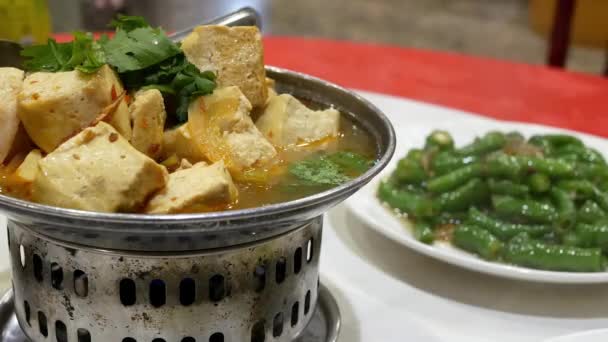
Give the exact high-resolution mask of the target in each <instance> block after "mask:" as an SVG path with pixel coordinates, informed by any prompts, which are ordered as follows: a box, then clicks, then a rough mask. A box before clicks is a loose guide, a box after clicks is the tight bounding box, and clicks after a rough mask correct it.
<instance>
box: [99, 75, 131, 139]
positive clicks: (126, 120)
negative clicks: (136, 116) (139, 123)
mask: <svg viewBox="0 0 608 342" xmlns="http://www.w3.org/2000/svg"><path fill="white" fill-rule="evenodd" d="M121 87H122V85H121ZM103 121H106V122H107V123H109V124H110V125H111V126H112V127H114V128H115V129H116V130H117V131H118V133H120V135H122V136H123V138H125V139H127V140H131V137H132V134H133V129H132V127H131V113H130V112H129V105H128V104H127V100H126V99H123V100H122V101H121V102H120V104H119V105H118V107H117V108H116V110H115V111H114V112H113V113H112V114H111V115H110V118H109V119H106V120H103Z"/></svg>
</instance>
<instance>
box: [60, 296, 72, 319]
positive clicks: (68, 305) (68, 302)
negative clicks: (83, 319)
mask: <svg viewBox="0 0 608 342" xmlns="http://www.w3.org/2000/svg"><path fill="white" fill-rule="evenodd" d="M62 297H63V306H64V307H65V309H66V311H67V312H68V316H70V318H71V319H74V306H73V305H72V301H71V300H70V297H69V296H68V295H67V294H63V295H62Z"/></svg>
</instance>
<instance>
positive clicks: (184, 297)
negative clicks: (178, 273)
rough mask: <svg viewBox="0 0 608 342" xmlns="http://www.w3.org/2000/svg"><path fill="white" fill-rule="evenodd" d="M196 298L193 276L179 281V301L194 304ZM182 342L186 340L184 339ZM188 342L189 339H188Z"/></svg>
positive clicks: (186, 304) (184, 303)
mask: <svg viewBox="0 0 608 342" xmlns="http://www.w3.org/2000/svg"><path fill="white" fill-rule="evenodd" d="M195 299H196V283H195V282H194V279H192V278H185V279H183V280H182V281H181V282H180V283H179V302H180V303H181V304H182V305H184V306H188V305H192V303H194V301H195ZM182 342H184V341H183V340H182ZM186 342H188V341H186Z"/></svg>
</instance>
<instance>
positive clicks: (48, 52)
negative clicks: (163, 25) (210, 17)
mask: <svg viewBox="0 0 608 342" xmlns="http://www.w3.org/2000/svg"><path fill="white" fill-rule="evenodd" d="M110 26H111V27H114V28H115V29H116V34H115V35H114V37H113V38H108V37H107V36H102V37H101V38H100V39H99V40H94V39H93V36H92V35H91V34H90V33H82V32H75V33H74V39H73V41H72V42H69V43H57V42H56V41H55V40H54V39H49V40H48V42H47V44H46V45H35V46H30V47H26V48H24V49H23V50H22V51H21V55H22V56H24V57H25V58H26V61H25V63H24V68H25V69H26V70H28V71H47V72H60V71H71V70H79V71H81V72H84V73H89V74H90V73H94V72H96V71H97V70H99V68H101V67H102V66H103V65H104V64H109V65H110V66H111V67H112V68H114V69H115V70H116V71H117V72H118V73H119V76H120V78H121V80H122V81H123V83H124V84H125V87H126V88H127V90H130V91H134V90H139V89H142V88H144V89H149V88H155V89H159V90H160V91H161V92H162V93H163V95H164V97H165V102H171V103H176V105H177V107H176V112H175V115H176V117H177V119H178V121H180V122H185V121H186V120H187V118H188V106H189V104H190V102H191V101H192V100H193V99H194V98H196V97H198V96H201V95H207V94H210V93H212V92H213V90H214V89H215V87H216V83H215V74H214V73H212V72H209V71H205V72H201V71H200V70H198V68H197V67H196V66H194V65H193V64H192V63H190V62H188V60H187V59H186V57H185V56H184V54H183V52H182V50H181V48H180V47H179V45H178V44H176V43H174V42H172V41H171V39H169V37H168V36H167V35H166V34H165V32H164V31H163V30H162V29H160V28H153V27H151V26H150V25H149V24H148V23H147V22H146V20H145V19H144V18H142V17H137V16H125V15H119V16H118V17H117V18H116V19H114V20H113V21H112V23H111V24H110Z"/></svg>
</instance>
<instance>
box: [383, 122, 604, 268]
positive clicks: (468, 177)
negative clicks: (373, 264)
mask: <svg viewBox="0 0 608 342" xmlns="http://www.w3.org/2000/svg"><path fill="white" fill-rule="evenodd" d="M378 197H379V198H380V199H381V200H382V201H383V202H386V203H387V204H388V205H389V206H390V207H392V208H394V209H397V210H398V211H400V212H402V213H405V214H407V216H408V218H409V219H412V220H413V221H414V224H413V228H412V229H413V235H414V236H415V237H416V239H418V240H420V241H422V242H424V243H428V244H430V243H433V241H434V240H435V238H438V239H439V238H441V239H445V238H446V237H447V238H448V239H450V238H451V242H452V243H453V244H454V245H455V246H457V247H459V248H462V249H464V250H467V251H470V252H472V253H475V254H477V255H479V256H480V257H482V258H484V259H487V260H498V261H504V262H508V263H512V264H515V265H519V266H524V267H532V268H540V269H546V270H555V271H572V272H597V271H602V270H604V266H605V265H604V264H603V260H604V258H605V256H604V254H603V253H605V254H606V256H608V165H607V164H606V161H605V159H604V157H603V156H602V155H601V154H600V153H599V152H598V151H597V150H595V149H593V148H591V147H589V146H585V145H584V144H583V142H582V141H581V140H580V139H578V138H576V137H573V136H569V135H565V134H548V135H536V136H533V137H531V138H529V139H527V140H526V139H525V138H524V137H523V136H522V135H521V134H519V133H518V132H509V133H501V132H489V133H487V134H485V135H484V136H482V137H479V138H477V139H475V140H474V141H473V142H471V143H470V144H468V145H464V146H463V147H460V148H458V147H455V146H454V140H453V139H452V137H451V136H450V134H449V133H448V132H445V131H433V132H432V133H431V134H430V135H429V136H428V137H427V139H426V142H425V146H424V149H412V150H410V152H408V154H407V156H406V157H405V158H403V159H402V160H400V161H399V163H398V166H397V169H396V170H395V171H394V172H393V174H392V175H391V177H390V178H389V180H388V181H385V182H382V183H381V185H380V188H379V190H378ZM452 229H453V230H452ZM446 232H447V233H446ZM449 232H453V234H449Z"/></svg>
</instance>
